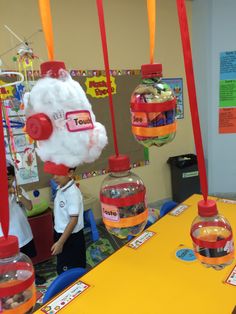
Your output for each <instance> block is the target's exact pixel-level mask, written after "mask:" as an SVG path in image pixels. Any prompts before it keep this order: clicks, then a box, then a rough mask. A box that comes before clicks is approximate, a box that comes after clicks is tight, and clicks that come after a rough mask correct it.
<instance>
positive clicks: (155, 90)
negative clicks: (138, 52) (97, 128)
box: [130, 64, 176, 147]
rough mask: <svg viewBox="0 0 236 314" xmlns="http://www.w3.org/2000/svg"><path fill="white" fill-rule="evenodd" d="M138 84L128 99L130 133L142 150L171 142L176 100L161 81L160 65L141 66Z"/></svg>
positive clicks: (174, 125)
mask: <svg viewBox="0 0 236 314" xmlns="http://www.w3.org/2000/svg"><path fill="white" fill-rule="evenodd" d="M141 73H142V82H141V84H139V85H138V86H137V87H136V88H135V90H134V92H133V93H132V95H131V101H130V110H131V115H132V133H133V135H134V137H135V138H136V140H137V141H138V142H139V143H141V144H143V145H144V146H145V147H150V146H152V145H156V146H162V145H164V144H166V143H168V142H171V141H172V140H173V139H174V137H175V133H176V122H175V115H176V98H175V96H174V93H173V91H172V90H171V88H170V87H169V85H168V84H166V83H164V82H163V81H162V65H161V64H144V65H142V67H141Z"/></svg>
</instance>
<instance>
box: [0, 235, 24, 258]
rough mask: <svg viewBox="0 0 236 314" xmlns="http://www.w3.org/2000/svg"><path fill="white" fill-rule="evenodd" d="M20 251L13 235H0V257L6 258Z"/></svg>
mask: <svg viewBox="0 0 236 314" xmlns="http://www.w3.org/2000/svg"><path fill="white" fill-rule="evenodd" d="M19 251H20V249H19V243H18V239H17V237H15V236H12V235H10V236H8V237H7V238H5V237H0V258H8V257H11V256H14V255H16V254H18V253H19Z"/></svg>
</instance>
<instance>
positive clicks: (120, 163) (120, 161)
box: [108, 155, 130, 172]
mask: <svg viewBox="0 0 236 314" xmlns="http://www.w3.org/2000/svg"><path fill="white" fill-rule="evenodd" d="M108 164H109V170H110V171H111V172H121V171H127V170H129V169H130V160H129V157H128V156H126V155H119V156H115V155H114V156H110V157H109V159H108Z"/></svg>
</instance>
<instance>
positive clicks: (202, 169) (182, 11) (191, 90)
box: [176, 0, 208, 201]
mask: <svg viewBox="0 0 236 314" xmlns="http://www.w3.org/2000/svg"><path fill="white" fill-rule="evenodd" d="M176 3H177V9H178V16H179V24H180V32H181V39H182V46H183V55H184V65H185V72H186V79H187V87H188V96H189V104H190V111H191V116H192V126H193V134H194V141H195V146H196V152H197V160H198V168H199V176H200V184H201V190H202V194H203V198H204V200H205V201H207V197H208V185H207V175H206V166H205V160H204V152H203V145H202V136H201V128H200V122H199V115H198V106H197V96H196V88H195V81H194V71H193V62H192V52H191V45H190V37H189V30H188V20H187V14H186V7H185V1H184V0H176Z"/></svg>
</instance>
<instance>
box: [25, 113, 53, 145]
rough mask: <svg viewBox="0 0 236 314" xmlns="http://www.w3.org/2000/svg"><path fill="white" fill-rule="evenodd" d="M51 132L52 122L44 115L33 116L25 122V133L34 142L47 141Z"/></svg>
mask: <svg viewBox="0 0 236 314" xmlns="http://www.w3.org/2000/svg"><path fill="white" fill-rule="evenodd" d="M52 131H53V127H52V122H51V120H50V119H49V117H48V116H47V115H46V114H44V113H37V114H34V115H32V116H30V117H29V118H28V119H27V121H26V132H27V133H28V134H29V136H30V137H32V139H34V140H37V141H39V140H40V141H41V140H47V139H48V138H49V137H50V136H51V134H52Z"/></svg>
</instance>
